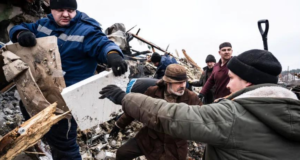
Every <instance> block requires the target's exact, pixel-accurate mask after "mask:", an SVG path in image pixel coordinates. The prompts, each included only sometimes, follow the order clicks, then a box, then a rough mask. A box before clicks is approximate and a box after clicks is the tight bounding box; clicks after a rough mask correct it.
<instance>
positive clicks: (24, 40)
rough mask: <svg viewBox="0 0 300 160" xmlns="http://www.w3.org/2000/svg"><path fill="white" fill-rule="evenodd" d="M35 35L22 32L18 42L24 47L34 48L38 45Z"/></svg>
mask: <svg viewBox="0 0 300 160" xmlns="http://www.w3.org/2000/svg"><path fill="white" fill-rule="evenodd" d="M35 38H36V37H35V35H34V34H33V33H32V32H30V31H21V33H19V35H18V42H19V44H20V45H21V46H23V47H33V46H35V45H36V39H35Z"/></svg>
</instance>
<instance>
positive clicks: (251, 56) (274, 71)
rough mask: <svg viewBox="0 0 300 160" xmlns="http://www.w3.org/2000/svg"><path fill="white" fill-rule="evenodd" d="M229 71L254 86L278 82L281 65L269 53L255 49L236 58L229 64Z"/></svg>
mask: <svg viewBox="0 0 300 160" xmlns="http://www.w3.org/2000/svg"><path fill="white" fill-rule="evenodd" d="M227 67H228V69H229V70H231V71H232V72H233V73H234V74H236V75H238V76H239V77H241V78H242V79H243V80H245V81H247V82H250V83H252V84H262V83H275V84H277V82H278V75H279V74H280V73H281V64H280V62H279V61H278V60H277V59H276V57H275V56H274V55H273V54H272V53H271V52H268V51H265V50H260V49H253V50H249V51H246V52H244V53H241V54H240V55H238V56H234V57H232V58H231V59H230V61H229V62H228V64H227Z"/></svg>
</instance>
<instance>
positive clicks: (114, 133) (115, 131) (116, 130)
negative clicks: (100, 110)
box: [109, 125, 120, 138]
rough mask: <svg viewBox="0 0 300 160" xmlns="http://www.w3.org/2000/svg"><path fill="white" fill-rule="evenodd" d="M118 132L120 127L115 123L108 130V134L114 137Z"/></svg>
mask: <svg viewBox="0 0 300 160" xmlns="http://www.w3.org/2000/svg"><path fill="white" fill-rule="evenodd" d="M119 132H120V128H119V127H118V126H117V125H115V126H114V128H113V129H112V130H111V131H110V133H109V136H110V137H113V138H116V137H117V135H118V133H119Z"/></svg>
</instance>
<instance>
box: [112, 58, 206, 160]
mask: <svg viewBox="0 0 300 160" xmlns="http://www.w3.org/2000/svg"><path fill="white" fill-rule="evenodd" d="M186 80H187V74H186V69H185V67H184V66H181V65H179V64H171V65H169V66H168V67H167V69H166V73H165V75H164V77H163V79H162V80H160V81H159V82H158V84H157V85H156V86H151V87H149V88H148V89H147V91H146V92H145V95H148V96H151V97H153V98H159V99H164V100H165V101H167V102H171V103H185V104H188V105H200V103H201V101H200V99H199V98H198V96H197V95H196V94H195V93H194V92H191V91H189V90H188V89H186V88H185V86H186ZM133 120H134V119H133V118H132V117H130V116H128V115H126V114H123V115H122V116H121V118H119V119H118V120H117V121H116V124H115V127H114V128H113V129H112V131H111V133H110V134H111V135H112V136H113V137H116V136H117V135H118V132H119V131H120V130H121V129H124V128H125V127H126V126H127V125H129V124H130V123H131V122H132V121H133ZM187 147H188V144H187V141H186V140H183V139H180V138H174V137H171V136H169V135H167V134H164V133H160V132H156V131H155V130H153V129H150V128H148V127H147V126H145V127H143V128H142V129H141V130H140V131H139V132H138V133H137V135H136V136H135V138H132V139H130V140H129V141H128V142H127V143H125V144H124V145H123V146H121V147H120V148H119V149H118V150H117V153H116V159H117V160H119V159H120V160H121V159H122V160H129V159H134V158H136V157H138V156H141V155H145V156H146V158H147V159H148V160H157V159H168V160H173V159H174V160H186V157H187V153H188V148H187Z"/></svg>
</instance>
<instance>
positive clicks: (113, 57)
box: [107, 52, 127, 76]
mask: <svg viewBox="0 0 300 160" xmlns="http://www.w3.org/2000/svg"><path fill="white" fill-rule="evenodd" d="M107 64H108V66H109V67H111V68H112V70H113V72H114V75H115V76H121V75H122V74H124V73H125V72H127V63H126V62H125V60H124V59H123V58H122V57H121V55H120V54H119V53H117V52H116V53H110V54H108V55H107Z"/></svg>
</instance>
